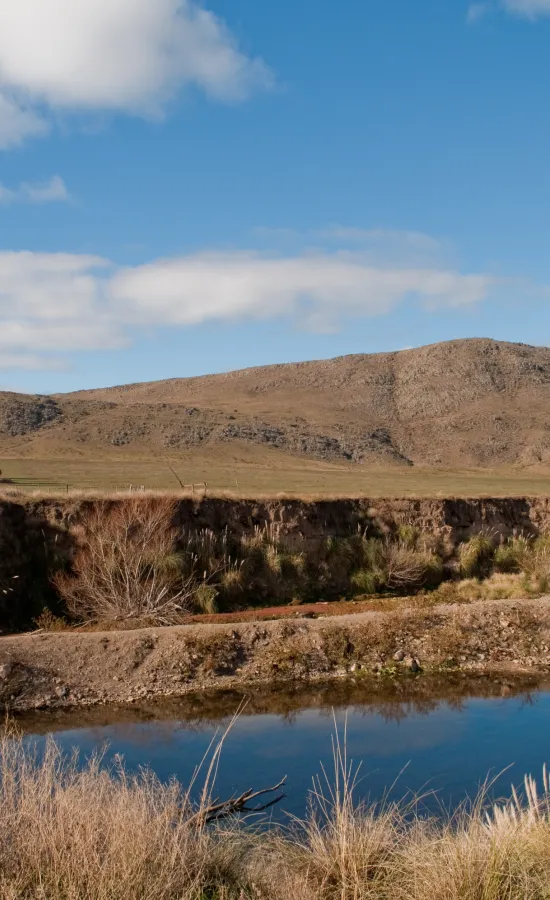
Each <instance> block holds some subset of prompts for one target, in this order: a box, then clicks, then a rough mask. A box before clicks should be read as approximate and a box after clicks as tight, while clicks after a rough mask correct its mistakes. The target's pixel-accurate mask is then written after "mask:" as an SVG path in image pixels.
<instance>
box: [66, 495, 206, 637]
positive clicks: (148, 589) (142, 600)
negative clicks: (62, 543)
mask: <svg viewBox="0 0 550 900" xmlns="http://www.w3.org/2000/svg"><path fill="white" fill-rule="evenodd" d="M173 514H174V505H173V504H172V503H165V502H156V501H149V502H144V501H143V500H126V501H125V502H124V503H116V504H107V505H94V506H92V507H91V509H90V510H89V512H88V513H87V514H86V515H85V516H84V518H83V520H82V522H81V526H80V529H79V531H80V534H79V538H80V540H79V547H78V550H77V552H76V555H75V558H74V560H73V564H72V569H73V574H72V575H67V574H65V573H63V574H61V575H58V576H57V577H56V578H55V579H54V583H55V586H56V587H57V590H58V592H59V594H60V595H61V597H62V598H63V600H64V601H65V603H66V605H67V608H68V610H69V612H70V613H71V614H72V615H73V616H74V617H75V618H77V619H92V620H94V619H103V620H109V619H111V620H120V619H131V618H147V619H154V620H155V621H157V622H159V623H165V624H169V623H171V622H174V621H177V620H178V618H179V617H180V616H181V614H182V613H183V612H184V611H186V610H187V609H188V607H189V605H190V601H191V598H192V597H193V594H194V592H195V589H196V584H195V580H194V579H193V577H192V576H187V577H186V578H183V577H182V570H181V564H180V559H179V558H178V556H177V554H176V553H175V546H176V540H177V537H178V532H177V529H176V528H175V527H174V526H173V524H172V520H173Z"/></svg>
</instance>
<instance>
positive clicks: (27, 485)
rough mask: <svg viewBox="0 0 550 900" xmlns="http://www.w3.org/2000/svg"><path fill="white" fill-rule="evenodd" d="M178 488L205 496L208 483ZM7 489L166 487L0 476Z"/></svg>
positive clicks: (127, 491) (59, 491)
mask: <svg viewBox="0 0 550 900" xmlns="http://www.w3.org/2000/svg"><path fill="white" fill-rule="evenodd" d="M180 489H181V490H182V491H184V492H185V493H189V494H193V495H203V496H206V494H207V491H208V484H207V482H206V481H196V482H190V483H189V484H184V483H183V482H182V483H181V487H180ZM9 490H15V491H24V492H27V493H32V492H37V493H50V494H70V493H71V492H82V493H86V492H93V491H98V492H102V493H115V494H140V493H141V494H143V493H146V492H147V491H156V490H158V491H167V489H166V488H157V487H154V486H152V485H146V484H130V483H126V484H114V485H113V484H100V483H98V482H96V481H88V482H86V481H79V482H66V481H42V480H40V479H38V478H0V491H3V492H6V491H9Z"/></svg>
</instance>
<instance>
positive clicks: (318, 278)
mask: <svg viewBox="0 0 550 900" xmlns="http://www.w3.org/2000/svg"><path fill="white" fill-rule="evenodd" d="M494 284H495V280H494V279H493V278H492V277H491V276H489V275H485V274H462V273H460V272H458V271H455V270H453V269H451V268H443V267H435V266H433V267H429V266H423V267H406V266H401V267H399V266H389V265H386V264H385V263H380V264H378V265H375V264H373V263H372V261H371V260H370V259H368V258H367V257H366V256H365V255H364V254H363V253H362V252H349V251H336V252H332V251H327V250H325V251H318V252H315V253H302V254H300V255H297V256H288V255H286V256H284V255H278V256H274V255H269V254H260V253H257V252H234V253H211V252H210V253H206V252H205V253H197V254H190V255H188V256H182V257H177V258H172V259H161V260H155V261H153V262H151V263H148V264H145V265H141V266H136V267H133V268H132V267H130V268H119V269H117V268H116V267H114V266H112V265H111V264H110V263H109V262H108V261H107V260H104V259H102V258H100V257H94V256H85V255H71V254H62V253H60V254H47V253H44V254H40V253H31V252H20V253H8V252H4V253H1V252H0V368H10V367H14V366H10V365H9V364H6V362H5V361H6V360H8V361H9V360H11V361H12V362H13V361H14V360H15V361H17V367H24V366H25V360H28V366H29V367H30V368H36V367H38V366H40V365H41V362H40V360H41V358H42V357H43V355H44V354H46V357H45V362H47V364H48V365H54V364H58V363H59V361H60V360H64V359H67V358H68V356H69V355H70V354H71V353H73V352H74V351H79V350H97V349H105V348H117V347H122V346H124V345H126V344H128V343H130V342H131V341H132V339H133V337H134V335H135V334H136V333H137V332H138V331H139V330H143V329H147V330H149V329H150V328H155V327H170V326H172V327H182V328H183V327H185V326H191V325H197V324H201V323H207V322H209V321H226V322H235V321H238V320H245V321H246V320H248V321H250V320H254V319H256V320H258V319H274V318H280V317H286V318H291V319H293V320H294V322H295V323H296V324H298V325H299V326H301V327H305V328H309V329H311V330H317V331H318V330H323V331H327V330H333V329H334V328H336V327H338V325H339V323H340V322H341V320H342V318H344V317H362V316H372V315H382V314H385V313H388V312H390V311H391V310H392V309H394V308H395V307H396V306H397V305H398V304H399V303H401V302H403V301H404V300H407V299H410V298H413V299H416V300H417V301H418V302H421V303H423V304H424V305H425V306H429V307H431V308H433V307H435V306H438V305H445V306H448V307H459V306H463V305H471V304H475V303H478V302H480V301H482V300H483V299H484V298H485V297H486V296H487V295H488V293H489V291H490V290H491V288H492V287H493V285H494ZM2 358H3V359H4V363H2Z"/></svg>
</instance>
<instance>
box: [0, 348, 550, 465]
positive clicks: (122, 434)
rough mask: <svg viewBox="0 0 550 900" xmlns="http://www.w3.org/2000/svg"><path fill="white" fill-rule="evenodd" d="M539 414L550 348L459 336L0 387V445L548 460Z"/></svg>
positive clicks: (82, 450) (545, 399)
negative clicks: (159, 374)
mask: <svg viewBox="0 0 550 900" xmlns="http://www.w3.org/2000/svg"><path fill="white" fill-rule="evenodd" d="M549 409H550V349H547V348H542V347H530V346H527V345H524V344H511V343H502V342H497V341H492V340H488V339H471V340H457V341H450V342H447V343H441V344H433V345H430V346H426V347H421V348H419V349H414V350H401V351H399V352H394V353H379V354H371V355H366V354H361V355H354V356H344V357H338V358H336V359H330V360H324V361H315V362H304V363H290V364H284V365H272V366H263V367H260V368H254V369H245V370H242V371H236V372H230V373H228V374H224V375H209V376H204V377H198V378H174V379H170V380H167V381H159V382H148V383H143V384H132V385H124V386H120V387H112V388H104V389H99V390H91V391H80V392H77V393H73V394H63V395H57V396H52V397H38V396H27V395H22V394H13V393H0V452H1V453H2V454H3V455H4V456H36V457H38V456H40V457H43V458H47V457H48V456H72V455H78V456H80V457H87V456H90V457H94V458H97V457H100V456H101V457H109V456H111V455H113V456H120V454H121V453H123V454H124V455H125V456H140V457H155V456H159V454H160V455H163V454H164V455H166V456H168V457H180V456H184V455H185V454H186V453H188V452H190V451H197V450H201V449H202V450H204V451H207V452H208V453H209V454H212V453H219V454H221V455H222V456H223V455H224V454H228V453H229V452H230V448H232V451H234V450H235V448H237V447H238V448H241V450H246V452H248V451H251V452H253V455H254V458H255V459H257V460H259V459H261V458H263V455H264V454H265V455H266V456H267V457H269V453H267V451H270V452H271V453H273V451H275V452H278V453H281V454H284V455H285V456H286V457H293V458H300V459H301V460H307V459H308V458H309V459H312V460H313V459H316V460H324V461H329V462H336V463H339V462H348V463H359V464H371V465H372V464H381V465H383V466H388V465H389V466H394V465H395V466H411V465H415V466H419V465H420V466H423V465H424V466H432V467H433V466H436V467H439V466H440V467H446V468H453V467H467V466H481V467H488V468H489V467H498V466H516V465H519V466H532V465H536V466H541V465H542V466H547V465H549V464H550V419H549V416H548V411H549ZM247 448H248V449H247ZM232 451H231V452H232Z"/></svg>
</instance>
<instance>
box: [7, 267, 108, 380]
mask: <svg viewBox="0 0 550 900" xmlns="http://www.w3.org/2000/svg"><path fill="white" fill-rule="evenodd" d="M107 265H108V263H107V262H106V261H105V260H102V259H100V258H98V257H93V256H77V255H72V254H65V253H57V254H55V253H31V252H19V253H11V252H2V253H0V368H3V369H7V368H13V367H14V366H13V361H14V360H16V361H17V368H24V367H25V365H24V363H25V360H27V362H28V367H29V368H37V367H38V366H39V365H40V363H39V360H40V355H41V354H43V353H54V354H59V353H60V352H61V353H62V354H65V353H67V352H69V351H73V350H91V349H100V348H102V347H116V346H121V344H122V343H123V342H124V336H123V335H122V334H121V332H120V329H119V325H118V323H117V322H116V321H114V320H113V318H112V316H111V315H110V312H109V310H108V308H107V307H106V305H105V302H104V299H103V287H102V286H103V278H102V275H103V271H102V270H104V269H106V267H107ZM60 359H62V357H59V355H57V356H53V357H51V358H48V359H47V360H44V362H47V366H46V367H47V368H50V367H51V366H53V365H59V363H60ZM10 361H11V363H12V364H10Z"/></svg>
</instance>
